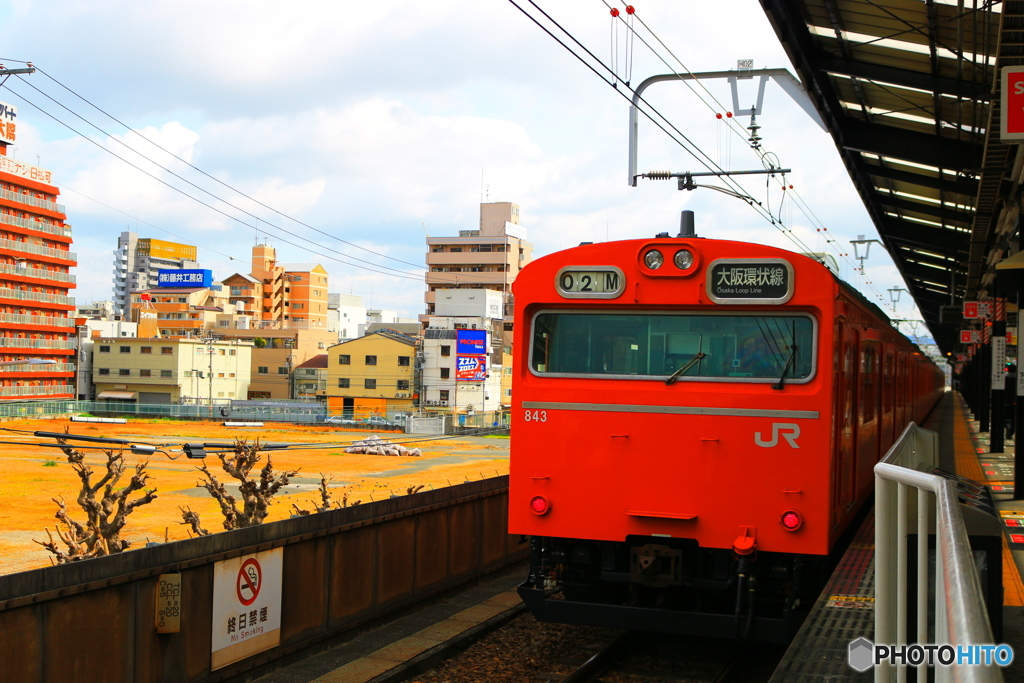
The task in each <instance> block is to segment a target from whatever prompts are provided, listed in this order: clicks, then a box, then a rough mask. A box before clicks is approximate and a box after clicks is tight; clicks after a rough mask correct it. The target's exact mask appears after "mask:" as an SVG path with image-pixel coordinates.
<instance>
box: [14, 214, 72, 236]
mask: <svg viewBox="0 0 1024 683" xmlns="http://www.w3.org/2000/svg"><path fill="white" fill-rule="evenodd" d="M0 223H6V224H7V225H13V226H14V227H16V228H26V229H28V230H36V231H38V232H48V233H50V234H51V235H61V236H63V237H71V226H70V225H67V224H64V225H53V224H51V223H44V222H42V221H32V220H29V219H27V218H18V217H17V216H12V215H10V214H9V213H0Z"/></svg>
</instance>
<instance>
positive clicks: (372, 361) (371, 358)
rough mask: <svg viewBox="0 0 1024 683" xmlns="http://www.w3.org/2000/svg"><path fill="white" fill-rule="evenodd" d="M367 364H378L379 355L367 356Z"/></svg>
mask: <svg viewBox="0 0 1024 683" xmlns="http://www.w3.org/2000/svg"><path fill="white" fill-rule="evenodd" d="M366 364H367V365H376V364H377V356H367V357H366Z"/></svg>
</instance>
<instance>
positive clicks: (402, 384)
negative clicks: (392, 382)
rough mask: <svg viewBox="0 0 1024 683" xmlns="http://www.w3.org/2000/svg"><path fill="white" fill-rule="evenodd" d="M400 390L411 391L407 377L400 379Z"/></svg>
mask: <svg viewBox="0 0 1024 683" xmlns="http://www.w3.org/2000/svg"><path fill="white" fill-rule="evenodd" d="M398 390H399V391H409V380H407V379H400V380H398Z"/></svg>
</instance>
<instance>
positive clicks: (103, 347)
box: [100, 346, 110, 353]
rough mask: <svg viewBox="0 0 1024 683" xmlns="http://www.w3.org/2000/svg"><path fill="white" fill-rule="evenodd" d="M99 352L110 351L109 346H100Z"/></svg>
mask: <svg viewBox="0 0 1024 683" xmlns="http://www.w3.org/2000/svg"><path fill="white" fill-rule="evenodd" d="M100 353H110V347H109V346H101V347H100Z"/></svg>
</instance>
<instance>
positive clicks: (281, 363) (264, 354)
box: [217, 328, 338, 400]
mask: <svg viewBox="0 0 1024 683" xmlns="http://www.w3.org/2000/svg"><path fill="white" fill-rule="evenodd" d="M217 335H218V336H219V337H220V338H222V339H239V340H246V341H249V342H252V344H253V349H252V368H251V381H250V383H249V390H248V396H247V397H245V398H250V399H254V400H255V399H286V398H292V396H293V393H294V391H293V390H294V374H293V371H294V369H295V368H297V367H299V366H300V365H302V364H303V363H305V362H306V361H308V360H309V359H310V358H313V357H314V356H317V355H319V354H322V353H326V352H327V349H328V348H330V346H331V345H332V344H336V343H338V334H337V333H336V332H328V331H327V329H326V328H325V329H316V330H304V329H298V330H296V329H247V330H243V329H237V328H230V329H218V330H217Z"/></svg>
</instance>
